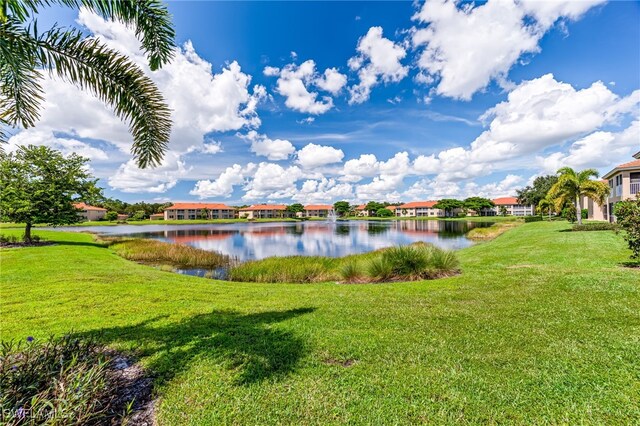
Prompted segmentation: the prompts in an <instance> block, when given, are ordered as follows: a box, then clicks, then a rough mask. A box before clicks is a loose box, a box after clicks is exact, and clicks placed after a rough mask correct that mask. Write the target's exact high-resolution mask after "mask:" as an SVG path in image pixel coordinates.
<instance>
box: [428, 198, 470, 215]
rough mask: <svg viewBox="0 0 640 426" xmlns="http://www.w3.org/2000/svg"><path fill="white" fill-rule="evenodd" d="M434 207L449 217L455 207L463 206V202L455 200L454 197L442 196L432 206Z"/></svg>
mask: <svg viewBox="0 0 640 426" xmlns="http://www.w3.org/2000/svg"><path fill="white" fill-rule="evenodd" d="M433 207H434V208H436V209H440V210H444V215H445V216H448V217H451V216H453V211H454V210H455V209H461V208H463V207H464V202H462V201H460V200H456V199H455V198H443V199H442V200H440V201H438V202H437V203H436V204H435V205H434V206H433Z"/></svg>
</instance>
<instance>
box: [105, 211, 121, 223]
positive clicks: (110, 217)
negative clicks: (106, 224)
mask: <svg viewBox="0 0 640 426" xmlns="http://www.w3.org/2000/svg"><path fill="white" fill-rule="evenodd" d="M104 218H105V219H106V220H108V221H110V222H113V221H114V220H118V212H114V211H113V210H112V211H109V212H107V214H106V215H104Z"/></svg>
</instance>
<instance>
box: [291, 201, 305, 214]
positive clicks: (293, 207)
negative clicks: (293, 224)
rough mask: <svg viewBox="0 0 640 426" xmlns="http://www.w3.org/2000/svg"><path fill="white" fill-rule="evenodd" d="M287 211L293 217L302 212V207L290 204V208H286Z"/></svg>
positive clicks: (298, 204) (297, 204)
mask: <svg viewBox="0 0 640 426" xmlns="http://www.w3.org/2000/svg"><path fill="white" fill-rule="evenodd" d="M287 211H288V212H289V213H293V214H294V215H295V214H296V213H300V212H303V211H304V206H303V205H302V204H300V203H295V204H291V205H290V206H287Z"/></svg>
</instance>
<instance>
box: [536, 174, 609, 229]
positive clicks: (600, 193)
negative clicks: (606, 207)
mask: <svg viewBox="0 0 640 426" xmlns="http://www.w3.org/2000/svg"><path fill="white" fill-rule="evenodd" d="M592 177H594V178H597V177H598V171H597V170H595V169H585V170H582V171H580V172H576V171H575V170H573V169H572V168H571V167H563V168H561V169H559V170H558V182H556V183H555V184H554V185H553V186H552V187H551V189H550V190H549V194H548V196H549V197H550V198H551V199H553V200H554V201H555V204H556V208H558V209H559V208H561V207H562V206H563V205H564V204H565V203H567V202H572V203H575V206H576V218H577V220H578V224H582V198H583V197H587V198H590V199H592V200H593V201H595V202H596V203H598V204H600V205H602V204H604V202H605V199H606V198H607V196H608V195H609V185H607V184H605V183H604V182H601V181H599V180H592V179H591V178H592Z"/></svg>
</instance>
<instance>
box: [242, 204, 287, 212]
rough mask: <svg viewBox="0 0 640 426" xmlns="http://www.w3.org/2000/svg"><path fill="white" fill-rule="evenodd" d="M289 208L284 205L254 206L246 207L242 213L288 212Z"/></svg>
mask: <svg viewBox="0 0 640 426" xmlns="http://www.w3.org/2000/svg"><path fill="white" fill-rule="evenodd" d="M286 208H287V206H285V205H284V204H254V205H253V206H249V207H245V208H243V209H240V211H247V210H286Z"/></svg>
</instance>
